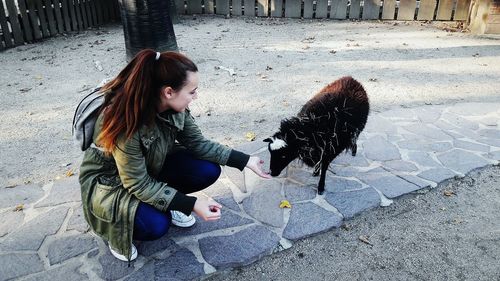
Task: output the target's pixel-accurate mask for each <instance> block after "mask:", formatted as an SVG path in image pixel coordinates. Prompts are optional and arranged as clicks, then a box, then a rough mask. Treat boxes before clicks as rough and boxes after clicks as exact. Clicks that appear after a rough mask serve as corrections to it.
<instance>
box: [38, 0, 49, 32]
mask: <svg viewBox="0 0 500 281" xmlns="http://www.w3.org/2000/svg"><path fill="white" fill-rule="evenodd" d="M35 4H36V10H37V14H38V18H39V20H40V29H41V30H42V35H43V37H49V36H50V33H49V27H48V24H47V17H46V16H45V10H44V9H43V3H42V0H35Z"/></svg>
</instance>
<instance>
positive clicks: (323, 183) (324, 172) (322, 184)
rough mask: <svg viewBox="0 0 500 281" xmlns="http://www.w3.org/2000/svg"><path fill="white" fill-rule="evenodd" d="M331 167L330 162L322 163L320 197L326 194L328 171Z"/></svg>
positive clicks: (319, 185) (319, 184)
mask: <svg viewBox="0 0 500 281" xmlns="http://www.w3.org/2000/svg"><path fill="white" fill-rule="evenodd" d="M329 165H330V162H328V161H323V162H321V176H320V178H319V183H318V194H319V195H321V194H323V193H324V192H325V178H326V171H327V170H328V166H329Z"/></svg>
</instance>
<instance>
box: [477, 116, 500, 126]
mask: <svg viewBox="0 0 500 281" xmlns="http://www.w3.org/2000/svg"><path fill="white" fill-rule="evenodd" d="M477 121H478V122H480V123H481V124H484V125H486V126H491V127H500V119H499V118H498V116H491V115H490V116H485V117H483V118H480V119H477Z"/></svg>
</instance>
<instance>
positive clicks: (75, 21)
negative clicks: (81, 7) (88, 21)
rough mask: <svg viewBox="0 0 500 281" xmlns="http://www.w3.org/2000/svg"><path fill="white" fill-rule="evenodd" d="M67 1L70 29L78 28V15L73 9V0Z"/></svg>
mask: <svg viewBox="0 0 500 281" xmlns="http://www.w3.org/2000/svg"><path fill="white" fill-rule="evenodd" d="M67 3H68V7H67V9H68V11H69V15H70V19H71V30H74V31H76V30H78V17H77V15H76V11H75V6H74V4H73V0H67Z"/></svg>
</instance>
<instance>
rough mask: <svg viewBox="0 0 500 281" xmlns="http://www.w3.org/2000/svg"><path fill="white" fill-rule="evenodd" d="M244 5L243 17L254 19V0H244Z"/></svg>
mask: <svg viewBox="0 0 500 281" xmlns="http://www.w3.org/2000/svg"><path fill="white" fill-rule="evenodd" d="M243 4H244V5H245V8H244V12H245V16H250V17H254V16H255V15H256V13H255V1H254V0H245V2H244V3H243Z"/></svg>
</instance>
